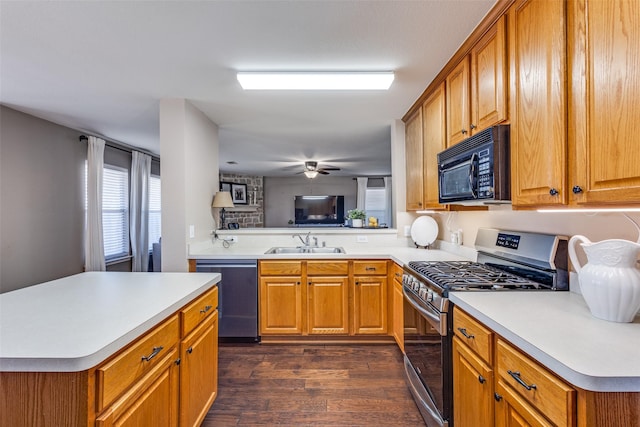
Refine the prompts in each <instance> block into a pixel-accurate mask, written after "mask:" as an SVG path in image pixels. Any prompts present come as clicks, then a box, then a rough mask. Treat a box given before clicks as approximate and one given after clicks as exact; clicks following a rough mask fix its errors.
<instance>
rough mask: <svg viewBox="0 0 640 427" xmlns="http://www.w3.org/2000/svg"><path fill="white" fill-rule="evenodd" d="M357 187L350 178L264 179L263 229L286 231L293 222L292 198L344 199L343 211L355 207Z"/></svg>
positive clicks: (302, 177) (303, 177)
mask: <svg viewBox="0 0 640 427" xmlns="http://www.w3.org/2000/svg"><path fill="white" fill-rule="evenodd" d="M357 193H358V184H357V183H356V181H355V180H354V179H353V178H350V177H339V176H322V175H321V176H318V177H316V178H314V179H309V178H307V177H305V176H304V175H302V176H301V177H286V178H277V177H265V178H264V209H265V212H264V225H265V227H288V226H289V225H288V224H287V222H288V221H289V220H290V219H291V220H293V210H294V208H293V198H294V197H295V196H311V195H316V196H322V195H328V196H344V211H345V214H346V213H347V210H349V209H354V208H355V207H356V195H357Z"/></svg>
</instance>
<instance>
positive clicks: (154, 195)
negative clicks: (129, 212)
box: [149, 175, 161, 250]
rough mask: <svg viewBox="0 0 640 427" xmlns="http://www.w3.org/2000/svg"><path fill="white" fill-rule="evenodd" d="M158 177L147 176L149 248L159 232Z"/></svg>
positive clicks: (158, 237) (156, 240) (155, 241)
mask: <svg viewBox="0 0 640 427" xmlns="http://www.w3.org/2000/svg"><path fill="white" fill-rule="evenodd" d="M160 224H161V211H160V177H159V176H155V175H151V176H150V177H149V250H152V249H153V244H154V243H158V241H159V240H160V233H161V228H160Z"/></svg>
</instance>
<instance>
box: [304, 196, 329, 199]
mask: <svg viewBox="0 0 640 427" xmlns="http://www.w3.org/2000/svg"><path fill="white" fill-rule="evenodd" d="M302 198H303V199H304V200H324V199H326V198H327V196H302Z"/></svg>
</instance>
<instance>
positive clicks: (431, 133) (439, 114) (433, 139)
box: [422, 82, 447, 209]
mask: <svg viewBox="0 0 640 427" xmlns="http://www.w3.org/2000/svg"><path fill="white" fill-rule="evenodd" d="M445 113H446V98H445V90H444V82H443V83H441V84H440V85H439V86H438V87H437V88H436V90H434V91H433V92H432V93H431V95H429V97H428V98H427V100H426V101H425V102H424V104H423V105H422V124H423V127H422V137H423V140H424V146H423V154H424V159H423V177H424V182H423V186H424V187H423V188H424V195H423V205H424V207H425V208H427V209H444V208H446V206H445V205H441V204H440V203H438V153H439V152H441V151H443V150H444V149H445V148H446V145H447V128H446V121H445V117H446V116H445Z"/></svg>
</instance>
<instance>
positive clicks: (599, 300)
mask: <svg viewBox="0 0 640 427" xmlns="http://www.w3.org/2000/svg"><path fill="white" fill-rule="evenodd" d="M578 242H581V243H580V246H582V248H583V249H584V252H585V253H586V254H587V261H588V262H587V263H586V264H585V265H580V261H579V260H578V257H577V256H576V249H575V245H576V244H577V243H578ZM638 253H640V244H638V243H634V242H631V241H629V240H623V239H610V240H602V241H600V242H596V243H592V242H591V241H590V240H589V239H587V238H586V237H584V236H580V235H576V236H573V237H572V238H571V239H570V240H569V257H570V258H571V263H572V264H573V267H574V268H575V269H576V271H577V272H578V278H579V279H580V289H581V291H582V296H583V297H584V299H585V301H586V302H587V305H588V306H589V309H590V310H591V314H593V315H594V316H595V317H597V318H599V319H603V320H608V321H611V322H632V321H633V319H634V317H635V315H636V313H637V312H638V310H639V309H640V270H639V269H638V268H637V267H636V262H637V260H638Z"/></svg>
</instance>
